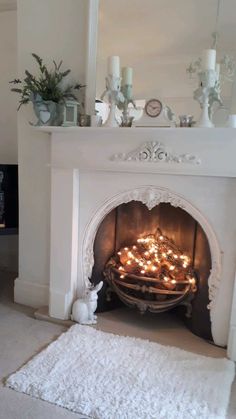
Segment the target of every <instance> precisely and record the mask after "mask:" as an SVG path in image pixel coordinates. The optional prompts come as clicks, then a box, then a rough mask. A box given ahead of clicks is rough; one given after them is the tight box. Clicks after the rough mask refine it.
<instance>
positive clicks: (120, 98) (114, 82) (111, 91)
mask: <svg viewBox="0 0 236 419" xmlns="http://www.w3.org/2000/svg"><path fill="white" fill-rule="evenodd" d="M120 84H121V77H117V76H113V75H108V76H107V77H106V90H105V91H104V93H103V94H102V96H101V100H103V98H104V97H105V96H107V98H108V101H109V104H110V111H109V116H108V118H107V121H106V122H105V124H104V125H103V126H104V127H107V128H116V127H119V122H118V121H117V119H116V106H118V105H119V104H120V103H123V102H124V100H125V99H124V95H123V93H122V92H121V91H120Z"/></svg>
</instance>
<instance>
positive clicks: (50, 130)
mask: <svg viewBox="0 0 236 419" xmlns="http://www.w3.org/2000/svg"><path fill="white" fill-rule="evenodd" d="M33 129H34V130H35V131H39V132H46V133H48V134H52V133H58V134H60V133H71V132H85V131H87V132H113V133H114V132H119V131H120V132H122V131H123V132H124V131H125V132H128V131H132V132H134V131H136V132H137V131H139V132H143V133H145V132H152V133H153V132H158V133H160V132H164V131H168V132H180V131H185V132H186V131H187V132H189V133H194V134H195V135H196V133H197V132H199V134H203V133H205V134H206V133H207V132H208V133H209V134H210V136H212V135H213V133H216V132H217V133H219V132H220V133H222V134H223V133H229V132H231V133H234V132H235V134H236V129H235V128H228V127H216V128H196V127H192V128H182V127H181V128H180V127H176V128H173V127H132V128H128V127H127V128H126V127H122V128H105V127H79V126H75V127H56V126H37V127H34V128H33ZM190 136H191V134H190Z"/></svg>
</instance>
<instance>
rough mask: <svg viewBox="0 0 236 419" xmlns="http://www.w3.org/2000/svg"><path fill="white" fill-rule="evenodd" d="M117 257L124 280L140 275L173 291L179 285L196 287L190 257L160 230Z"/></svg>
mask: <svg viewBox="0 0 236 419" xmlns="http://www.w3.org/2000/svg"><path fill="white" fill-rule="evenodd" d="M117 256H118V263H117V269H118V271H119V274H120V279H122V280H124V279H125V277H126V276H128V275H129V276H130V275H136V276H139V277H141V278H142V277H143V278H144V277H145V278H146V279H148V280H151V281H153V282H156V283H158V284H159V285H161V286H162V287H164V288H166V289H171V290H173V289H175V288H176V287H177V286H178V284H192V285H193V286H195V283H196V279H195V274H194V271H193V268H192V261H191V259H190V257H189V256H187V255H186V254H184V253H183V252H182V251H181V250H179V249H178V248H177V246H176V245H175V244H174V242H173V241H172V240H170V239H168V237H166V236H164V235H162V233H161V231H160V230H159V229H158V231H157V233H156V234H155V235H152V234H149V235H147V236H145V237H142V238H139V239H137V242H136V244H135V245H132V246H127V247H123V248H122V249H120V250H119V252H118V253H117Z"/></svg>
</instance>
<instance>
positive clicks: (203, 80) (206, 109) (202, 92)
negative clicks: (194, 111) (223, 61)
mask: <svg viewBox="0 0 236 419" xmlns="http://www.w3.org/2000/svg"><path fill="white" fill-rule="evenodd" d="M198 77H199V87H198V89H196V90H195V91H194V96H193V97H194V99H196V100H197V101H198V102H199V104H200V107H201V115H200V118H199V121H198V122H197V124H196V126H198V127H206V128H212V127H214V124H213V123H212V121H211V116H212V105H213V103H214V102H215V101H218V102H219V103H220V104H222V101H221V99H220V85H219V81H218V80H217V73H216V71H215V70H204V71H200V72H199V73H198Z"/></svg>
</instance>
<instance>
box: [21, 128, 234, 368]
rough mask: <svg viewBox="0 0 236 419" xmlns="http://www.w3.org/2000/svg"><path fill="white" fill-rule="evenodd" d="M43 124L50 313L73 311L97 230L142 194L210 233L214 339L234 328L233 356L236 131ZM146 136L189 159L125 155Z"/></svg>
mask: <svg viewBox="0 0 236 419" xmlns="http://www.w3.org/2000/svg"><path fill="white" fill-rule="evenodd" d="M38 131H39V132H46V133H50V140H49V141H50V142H51V162H50V166H51V172H52V182H51V258H50V266H51V270H50V313H51V315H52V313H54V315H55V314H56V317H58V318H63V319H65V318H69V315H70V312H71V303H72V301H73V300H74V299H75V298H76V291H75V288H76V286H75V285H76V284H77V294H78V295H81V294H82V293H83V290H84V289H85V287H86V286H87V285H88V284H89V279H88V277H89V275H90V274H91V269H92V266H93V241H94V238H95V235H96V231H97V228H98V226H99V224H100V222H101V221H102V219H103V218H104V217H105V215H106V214H107V213H108V212H109V211H110V210H111V209H112V208H114V207H115V206H117V205H119V204H120V203H122V202H128V201H130V200H140V201H142V202H144V203H145V204H146V205H147V206H148V207H149V208H151V207H152V206H153V205H157V204H158V203H159V202H170V203H171V204H172V205H174V206H180V207H182V208H183V209H185V210H186V211H188V212H189V213H190V214H192V215H193V216H194V217H195V219H196V220H198V222H199V223H200V224H201V226H202V227H203V229H204V231H205V233H206V235H207V237H208V240H209V245H210V250H211V257H212V272H211V275H210V277H209V298H210V300H211V304H210V310H211V313H210V314H211V322H212V334H213V338H214V341H215V343H217V344H219V345H222V346H224V345H226V344H227V341H228V337H229V330H230V337H231V338H230V339H231V340H230V345H229V355H230V357H231V358H232V359H235V360H236V334H235V333H234V330H235V327H236V315H235V312H236V308H235V307H236V299H235V302H234V305H233V308H232V295H233V287H234V278H235V265H236V251H235V235H236V223H235V213H236V165H235V155H236V139H235V135H236V131H235V130H234V129H230V128H228V129H226V128H221V129H220V128H219V129H218V128H217V129H197V128H190V129H188V128H183V129H181V128H179V129H174V128H162V129H161V128H159V129H158V128H131V129H130V128H120V129H109V128H79V127H72V128H58V127H55V128H50V127H43V128H39V129H38ZM147 142H160V143H161V144H162V146H161V147H162V149H163V150H164V151H166V152H167V153H168V155H169V156H183V155H184V156H185V159H183V161H180V162H176V161H167V160H166V161H165V160H164V161H157V162H155V161H154V160H153V158H151V161H148V162H144V161H141V160H139V159H137V160H134V161H133V160H132V157H131V160H125V158H126V157H127V155H128V156H135V155H136V154H135V153H132V152H134V151H135V150H137V149H138V148H141V149H142V147H143V145H144V144H145V143H147ZM114 156H116V158H115V159H114ZM189 156H192V157H195V158H196V159H197V161H198V164H196V159H195V160H194V159H193V160H191V158H190V159H189ZM119 158H120V160H119ZM136 158H137V156H136ZM122 159H123V161H122ZM78 173H79V175H78ZM77 182H78V184H77ZM76 185H77V186H76ZM76 188H77V192H76ZM76 200H77V201H76ZM76 202H77V204H76ZM76 219H77V222H78V248H77V241H76V234H75V231H76V229H77V227H76ZM73 233H74V235H73ZM76 264H78V275H77V271H76V269H75V265H76ZM18 286H19V285H18ZM231 312H232V316H231V322H230V315H231ZM234 336H235V337H234Z"/></svg>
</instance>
